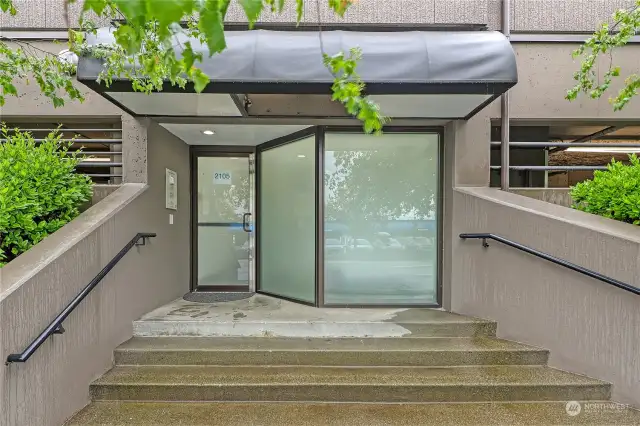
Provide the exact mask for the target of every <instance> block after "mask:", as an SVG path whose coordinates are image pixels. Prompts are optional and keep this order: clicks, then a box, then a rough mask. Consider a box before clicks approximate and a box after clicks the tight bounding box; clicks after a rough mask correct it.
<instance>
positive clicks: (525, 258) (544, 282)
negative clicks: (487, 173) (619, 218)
mask: <svg viewBox="0 0 640 426" xmlns="http://www.w3.org/2000/svg"><path fill="white" fill-rule="evenodd" d="M453 204H454V207H455V209H454V211H453V214H454V216H455V217H454V220H453V227H452V230H451V231H452V232H451V234H449V235H448V236H447V237H449V238H451V241H452V250H451V252H450V256H451V261H452V263H453V266H452V275H451V308H452V310H453V311H454V312H458V313H462V314H467V315H474V316H478V317H482V318H489V319H492V320H497V321H498V335H499V336H500V337H504V338H507V339H513V340H517V341H520V342H525V343H529V344H532V345H535V346H540V347H544V348H547V349H549V350H550V351H551V358H550V364H551V365H552V366H555V367H559V368H561V369H564V370H568V371H572V372H576V373H581V374H585V375H588V376H592V377H596V378H599V379H603V380H606V381H609V382H611V383H613V385H614V387H613V399H614V400H616V401H619V402H623V403H630V404H633V405H635V406H636V407H640V357H639V356H638V354H639V353H640V327H638V324H640V297H638V296H636V295H634V294H632V293H629V292H626V291H624V290H621V289H618V288H615V287H612V286H610V285H607V284H605V283H602V282H600V281H596V280H593V279H591V278H588V277H585V276H582V275H580V274H578V273H576V272H574V271H571V270H569V269H566V268H562V267H560V266H557V265H555V264H552V263H550V262H547V261H545V260H542V259H538V258H535V257H533V256H530V255H527V254H526V253H522V252H519V251H517V250H514V249H512V248H509V247H506V246H503V245H501V244H499V243H497V242H490V247H489V248H487V249H484V248H483V247H482V245H481V244H480V241H473V240H468V241H461V240H460V239H459V238H458V235H459V234H460V233H462V232H490V233H495V234H499V235H502V236H504V237H506V238H509V239H512V240H514V241H516V242H518V243H521V244H524V245H527V246H530V247H533V248H536V249H538V250H542V251H544V252H547V253H550V254H553V255H555V256H559V257H561V258H564V259H567V260H569V261H571V262H573V263H576V264H579V265H582V266H584V267H586V268H590V269H592V270H595V271H597V272H600V273H603V274H605V275H608V276H611V277H613V278H616V279H618V280H621V281H624V282H627V283H629V284H632V285H635V286H640V273H638V272H639V271H638V257H639V256H640V230H639V229H638V228H637V227H634V226H632V225H628V224H624V223H620V222H616V221H613V220H609V219H604V218H601V217H598V216H594V215H589V214H586V213H582V212H579V211H575V210H571V209H567V208H565V207H561V206H557V205H554V204H550V203H546V202H543V201H538V200H534V199H531V198H527V197H522V196H519V195H515V194H510V193H506V192H502V191H499V190H497V189H491V188H459V189H456V190H455V191H454V192H453Z"/></svg>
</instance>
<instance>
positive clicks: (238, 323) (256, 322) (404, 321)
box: [133, 295, 496, 338]
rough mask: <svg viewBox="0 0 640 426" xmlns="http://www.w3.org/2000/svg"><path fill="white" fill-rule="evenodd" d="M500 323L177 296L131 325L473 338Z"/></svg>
mask: <svg viewBox="0 0 640 426" xmlns="http://www.w3.org/2000/svg"><path fill="white" fill-rule="evenodd" d="M495 332H496V323H495V322H494V321H487V320H482V319H477V318H471V317H465V316H462V315H457V314H452V313H449V312H445V311H441V310H436V309H331V308H313V307H310V306H304V305H299V304H295V303H291V302H287V301H283V300H279V299H274V298H269V297H265V296H262V295H255V296H253V297H251V298H250V299H244V300H239V301H234V302H226V303H219V304H207V303H193V302H186V301H184V300H178V301H175V302H173V303H171V304H169V305H166V306H163V307H161V308H158V309H156V310H155V311H152V312H150V313H148V314H146V315H144V316H143V317H142V318H141V319H140V320H138V321H135V322H134V324H133V334H134V336H137V337H167V336H175V337H189V336H190V337H308V338H324V337H328V338H331V337H379V338H383V337H403V336H412V337H474V336H494V335H495Z"/></svg>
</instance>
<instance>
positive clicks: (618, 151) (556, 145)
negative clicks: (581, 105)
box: [490, 135, 640, 190]
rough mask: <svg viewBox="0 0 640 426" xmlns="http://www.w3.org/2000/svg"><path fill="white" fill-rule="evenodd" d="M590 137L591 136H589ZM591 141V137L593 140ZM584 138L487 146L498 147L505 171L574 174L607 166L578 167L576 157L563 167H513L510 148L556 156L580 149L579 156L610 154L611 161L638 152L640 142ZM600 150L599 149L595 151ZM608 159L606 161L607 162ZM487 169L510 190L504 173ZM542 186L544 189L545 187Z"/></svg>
mask: <svg viewBox="0 0 640 426" xmlns="http://www.w3.org/2000/svg"><path fill="white" fill-rule="evenodd" d="M591 136H594V135H591ZM594 139H595V138H594ZM583 140H585V139H584V138H581V139H577V141H576V142H564V141H559V142H552V141H547V142H513V141H511V142H508V143H506V144H503V142H495V141H494V142H491V147H492V148H496V147H499V148H500V152H501V155H500V158H501V162H505V163H506V164H507V167H508V170H509V171H520V172H548V173H559V172H560V173H562V172H566V173H569V172H578V171H586V172H590V171H596V170H607V165H606V164H605V163H601V164H599V165H593V164H588V165H587V164H580V159H579V158H578V156H576V158H575V163H577V164H563V165H554V164H548V163H547V164H546V165H539V164H538V165H534V164H531V165H522V164H518V165H513V164H511V162H510V160H509V159H510V157H511V154H512V149H514V148H515V149H520V150H527V149H531V150H536V149H537V150H544V151H546V152H547V154H552V153H557V152H560V151H566V150H572V149H574V148H577V149H580V150H581V151H580V153H582V154H588V153H594V154H596V153H598V154H610V155H611V157H612V158H613V157H614V156H619V155H623V154H627V153H631V152H635V151H638V152H640V143H638V142H637V141H635V140H634V139H632V138H629V139H628V140H629V142H625V141H624V140H620V141H609V142H606V143H604V142H598V141H597V139H596V140H595V141H594V142H583ZM505 145H506V149H507V150H508V153H509V155H506V154H505V153H504V152H503V150H504V149H505ZM590 149H595V150H594V151H590ZM598 149H600V150H598ZM610 160H611V158H609V161H610ZM490 168H491V170H498V171H500V178H501V179H500V183H501V186H502V189H505V190H508V189H510V188H514V187H516V186H514V185H513V184H512V183H511V179H510V178H509V177H508V174H509V173H507V172H506V170H503V167H502V165H491V166H490ZM545 187H546V186H545Z"/></svg>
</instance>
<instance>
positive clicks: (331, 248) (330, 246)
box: [324, 238, 346, 256]
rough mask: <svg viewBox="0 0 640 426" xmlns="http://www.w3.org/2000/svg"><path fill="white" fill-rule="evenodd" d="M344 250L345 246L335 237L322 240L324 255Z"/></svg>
mask: <svg viewBox="0 0 640 426" xmlns="http://www.w3.org/2000/svg"><path fill="white" fill-rule="evenodd" d="M345 252H346V247H345V246H344V244H342V243H341V242H340V240H336V239H335V238H327V239H326V240H324V254H325V255H326V256H330V255H337V254H344V253H345Z"/></svg>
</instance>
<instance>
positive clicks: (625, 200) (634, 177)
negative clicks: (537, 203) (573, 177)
mask: <svg viewBox="0 0 640 426" xmlns="http://www.w3.org/2000/svg"><path fill="white" fill-rule="evenodd" d="M629 160H630V161H631V164H629V165H625V164H624V163H622V162H620V161H615V160H612V161H611V164H609V165H608V167H607V168H608V170H606V171H605V170H598V171H596V172H594V174H593V179H592V180H587V181H584V182H581V183H579V184H577V185H576V186H574V187H573V188H572V189H571V197H572V198H573V208H575V209H578V210H582V211H584V212H588V213H593V214H597V215H600V216H604V217H608V218H610V219H616V220H620V221H623V222H627V223H632V224H634V225H640V160H639V159H638V157H636V155H635V154H632V155H630V156H629Z"/></svg>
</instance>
